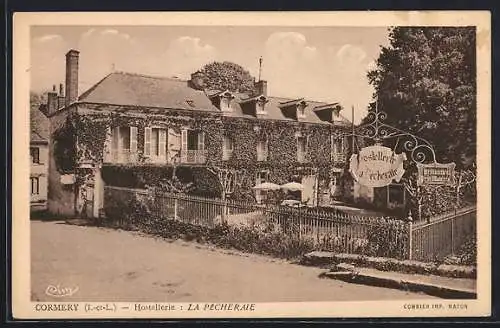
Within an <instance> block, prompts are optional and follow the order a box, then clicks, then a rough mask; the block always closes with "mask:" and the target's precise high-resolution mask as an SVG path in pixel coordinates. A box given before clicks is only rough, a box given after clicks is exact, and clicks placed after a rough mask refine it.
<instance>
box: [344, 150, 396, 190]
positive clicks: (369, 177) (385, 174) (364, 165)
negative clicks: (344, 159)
mask: <svg viewBox="0 0 500 328" xmlns="http://www.w3.org/2000/svg"><path fill="white" fill-rule="evenodd" d="M405 160H406V154H405V153H402V154H396V153H394V152H393V151H392V149H391V148H388V147H384V146H378V145H376V146H369V147H365V148H363V149H361V150H360V152H359V154H353V155H352V156H351V159H350V165H349V171H350V172H351V175H352V177H353V178H354V180H356V181H357V182H358V183H360V184H362V185H364V186H367V187H385V186H388V185H389V184H390V183H391V182H392V181H393V180H396V181H397V182H399V181H400V180H401V177H402V176H403V174H404V172H405V170H404V168H403V162H404V161H405Z"/></svg>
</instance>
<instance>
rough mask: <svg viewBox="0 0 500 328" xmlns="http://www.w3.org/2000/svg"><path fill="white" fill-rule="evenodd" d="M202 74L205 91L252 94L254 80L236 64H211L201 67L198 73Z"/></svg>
mask: <svg viewBox="0 0 500 328" xmlns="http://www.w3.org/2000/svg"><path fill="white" fill-rule="evenodd" d="M199 73H202V74H201V76H202V79H203V84H204V87H205V88H206V89H212V90H220V91H224V90H229V91H233V92H237V91H239V92H247V93H252V92H253V90H254V81H255V78H254V77H252V76H251V75H250V73H249V72H248V71H247V70H245V69H244V68H243V67H241V66H240V65H238V64H235V63H231V62H227V61H225V62H222V63H221V62H213V63H210V64H207V65H205V66H203V68H202V69H201V70H200V71H199Z"/></svg>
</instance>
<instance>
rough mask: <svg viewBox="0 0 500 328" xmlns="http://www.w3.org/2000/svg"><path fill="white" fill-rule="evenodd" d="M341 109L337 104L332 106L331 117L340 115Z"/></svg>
mask: <svg viewBox="0 0 500 328" xmlns="http://www.w3.org/2000/svg"><path fill="white" fill-rule="evenodd" d="M341 109H342V107H340V106H339V105H337V106H335V107H334V108H333V117H334V119H335V118H339V117H340V110H341Z"/></svg>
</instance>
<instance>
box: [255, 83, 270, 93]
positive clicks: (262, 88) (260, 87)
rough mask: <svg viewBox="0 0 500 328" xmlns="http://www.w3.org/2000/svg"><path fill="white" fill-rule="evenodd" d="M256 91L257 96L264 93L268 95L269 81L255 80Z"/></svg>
mask: <svg viewBox="0 0 500 328" xmlns="http://www.w3.org/2000/svg"><path fill="white" fill-rule="evenodd" d="M255 93H256V95H257V96H260V95H264V96H266V97H267V81H264V80H260V81H257V82H255Z"/></svg>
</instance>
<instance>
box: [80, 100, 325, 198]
mask: <svg viewBox="0 0 500 328" xmlns="http://www.w3.org/2000/svg"><path fill="white" fill-rule="evenodd" d="M108 109H109V110H105V111H103V110H102V108H97V107H92V105H88V106H87V107H86V108H85V109H83V110H80V111H79V114H78V115H75V116H74V117H73V118H72V125H73V127H74V130H73V131H74V135H75V136H76V140H77V147H76V149H77V154H76V160H77V161H78V162H80V163H81V162H84V161H87V162H92V163H95V164H102V162H103V155H104V153H105V143H106V140H107V138H108V137H109V136H107V133H108V129H109V128H113V127H117V126H135V127H137V151H138V162H139V163H142V165H141V166H139V167H138V168H135V169H134V170H133V171H148V170H151V171H152V172H153V171H154V172H156V171H155V169H150V168H148V165H147V164H146V162H145V158H144V156H143V154H144V131H145V127H148V126H155V127H159V128H169V129H174V130H177V131H178V132H180V129H181V128H189V129H194V130H198V131H203V132H204V135H205V150H206V163H205V165H206V166H207V167H212V168H224V169H231V170H234V171H235V172H237V174H239V175H240V176H239V179H238V181H239V182H238V186H236V188H235V190H234V193H233V194H232V195H231V196H232V197H233V198H238V199H248V198H253V197H254V193H253V191H252V189H251V187H252V186H253V185H254V184H255V177H256V173H257V172H258V171H259V170H268V171H269V177H270V180H271V181H272V182H275V183H278V184H281V183H285V182H289V181H290V180H291V178H292V176H293V175H297V174H312V173H318V174H319V178H320V180H329V178H330V175H331V168H332V164H331V162H330V150H331V145H330V142H331V141H330V135H331V134H332V132H333V131H332V129H333V127H331V126H330V125H327V124H324V125H322V124H307V123H302V122H294V121H279V120H261V119H259V120H258V119H252V118H241V117H225V116H222V115H220V113H215V114H214V113H211V112H202V111H177V110H164V111H163V112H158V111H151V112H149V113H146V114H141V113H138V112H137V111H135V112H129V113H125V112H122V111H121V110H122V109H127V108H125V107H120V108H116V109H117V110H113V109H114V108H108ZM297 133H300V134H301V135H302V136H304V137H307V142H308V145H307V146H308V155H307V161H306V162H305V163H298V162H297V139H296V137H297ZM224 135H227V136H229V137H230V138H231V139H232V140H233V145H234V147H233V154H232V157H231V158H230V159H229V160H227V161H223V160H222V145H223V136H224ZM264 138H265V139H266V140H268V150H269V153H268V158H267V161H264V162H257V157H256V156H257V142H258V141H259V140H263V139H264ZM116 166H120V165H116ZM128 170H129V171H130V166H129V167H128ZM192 171H193V172H194V171H196V172H195V173H193V177H192V179H193V180H196V179H198V182H199V183H198V184H200V185H201V184H203V183H200V181H202V180H204V181H210V179H208V176H207V173H206V172H205V173H200V172H202V171H203V168H201V169H197V170H192ZM106 172H108V173H106ZM116 173H118V172H115V173H113V174H116ZM106 174H111V173H110V171H109V170H107V171H106V170H104V171H103V177H104V178H105V179H106ZM132 175H133V176H135V178H134V179H142V181H141V182H140V183H138V182H134V184H139V185H145V184H149V185H150V184H154V183H155V181H159V180H158V179H157V177H158V174H157V173H155V174H139V175H138V174H137V173H134V174H132ZM208 175H210V173H208ZM119 176H120V175H119ZM139 176H140V178H138V177H139ZM163 176H165V175H163ZM166 176H169V175H168V174H167V175H166ZM108 178H109V177H108ZM111 180H113V179H111ZM134 181H135V180H134ZM115 182H116V181H115ZM122 182H123V181H122ZM210 185H212V186H211V188H212V189H213V190H212V191H210V192H209V193H213V192H214V190H215V191H217V189H220V188H218V187H215V186H214V185H215V184H213V183H210ZM322 185H325V184H324V183H322ZM206 187H209V186H206ZM198 191H199V192H201V193H203V191H201V190H198ZM218 192H220V190H218Z"/></svg>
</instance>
